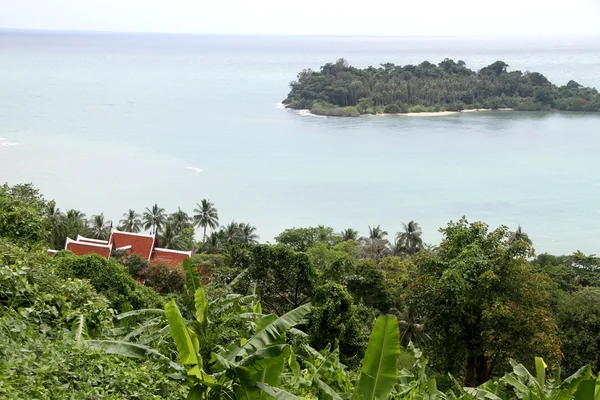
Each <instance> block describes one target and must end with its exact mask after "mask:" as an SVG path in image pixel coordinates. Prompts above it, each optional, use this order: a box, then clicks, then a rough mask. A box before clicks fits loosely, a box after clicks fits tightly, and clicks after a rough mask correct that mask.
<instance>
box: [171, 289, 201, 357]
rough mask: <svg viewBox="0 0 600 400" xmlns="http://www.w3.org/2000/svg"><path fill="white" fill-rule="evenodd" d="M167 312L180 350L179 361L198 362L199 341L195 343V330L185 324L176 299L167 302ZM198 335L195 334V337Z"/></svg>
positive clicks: (172, 332) (173, 335) (174, 338)
mask: <svg viewBox="0 0 600 400" xmlns="http://www.w3.org/2000/svg"><path fill="white" fill-rule="evenodd" d="M165 314H166V315H167V320H168V321H169V327H170V328H171V336H172V337H173V340H175V344H176V345H177V351H178V352H179V362H180V363H182V364H198V356H197V350H196V349H197V348H198V345H197V342H198V338H195V339H196V343H194V341H193V339H192V335H193V332H191V331H190V330H189V329H188V327H187V326H186V325H185V321H184V320H183V317H182V316H181V313H180V312H179V308H177V304H175V300H174V299H171V301H169V302H168V303H167V304H165ZM195 336H196V335H194V337H195Z"/></svg>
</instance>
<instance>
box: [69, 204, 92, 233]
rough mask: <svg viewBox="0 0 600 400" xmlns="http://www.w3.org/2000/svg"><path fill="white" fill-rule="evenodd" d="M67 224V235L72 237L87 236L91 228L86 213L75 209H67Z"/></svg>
mask: <svg viewBox="0 0 600 400" xmlns="http://www.w3.org/2000/svg"><path fill="white" fill-rule="evenodd" d="M66 225H67V228H66V230H67V236H69V237H70V238H72V239H75V238H76V237H77V235H83V236H86V234H87V231H88V229H89V228H88V226H87V221H86V220H85V214H84V213H82V212H81V211H79V210H74V209H70V210H68V211H67V220H66Z"/></svg>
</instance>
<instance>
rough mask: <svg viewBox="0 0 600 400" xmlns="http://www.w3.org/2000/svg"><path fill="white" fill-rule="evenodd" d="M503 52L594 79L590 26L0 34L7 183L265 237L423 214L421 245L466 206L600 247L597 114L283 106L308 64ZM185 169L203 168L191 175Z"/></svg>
mask: <svg viewBox="0 0 600 400" xmlns="http://www.w3.org/2000/svg"><path fill="white" fill-rule="evenodd" d="M340 57H345V58H346V59H348V60H349V62H350V63H351V64H352V65H355V66H359V67H365V66H368V65H378V64H380V63H385V62H394V63H396V64H408V63H420V62H421V61H423V60H428V61H431V62H439V61H441V60H442V59H443V58H445V57H449V58H453V59H454V60H459V59H462V60H464V61H466V63H467V66H469V67H471V68H477V69H478V68H481V67H483V66H485V65H488V64H490V63H492V62H494V61H496V60H498V59H500V60H503V61H506V62H507V63H508V64H509V65H510V66H511V70H514V69H519V70H523V71H526V70H531V71H539V72H542V73H543V74H545V75H546V76H547V77H548V78H549V79H550V80H551V81H553V82H555V83H558V84H565V83H566V82H567V81H569V80H570V79H575V80H577V81H578V82H579V83H581V84H584V85H586V86H594V87H597V88H600V40H598V38H595V39H594V38H567V39H565V38H544V39H536V38H509V39H506V38H503V39H495V38H485V39H464V38H324V37H319V38H315V37H312V38H310V37H237V36H160V35H100V34H84V35H73V34H48V33H18V32H0V138H2V139H1V140H0V181H2V182H4V181H8V182H9V183H11V184H14V183H19V182H33V183H34V184H35V185H36V186H37V187H38V188H39V189H41V191H42V192H43V193H44V194H45V195H46V196H47V197H48V198H54V199H56V201H57V202H58V203H59V204H58V205H59V207H60V208H61V209H62V210H63V211H64V210H66V209H68V208H78V209H81V210H83V211H84V212H86V213H87V214H88V215H91V214H94V213H98V212H102V211H103V212H104V213H105V215H106V217H107V218H109V219H113V220H115V221H117V220H118V219H120V217H121V214H122V213H123V212H125V211H126V210H127V209H128V208H134V209H136V210H138V211H142V210H143V208H144V207H147V206H150V205H151V204H153V203H154V202H158V204H159V205H161V206H162V207H165V208H167V211H174V210H176V208H177V206H181V208H182V209H184V210H187V211H188V212H191V211H192V210H193V208H194V205H195V203H196V202H197V201H199V200H200V199H202V198H210V199H211V200H213V201H214V202H215V203H216V205H217V208H218V210H219V214H220V217H221V222H222V223H226V222H229V221H231V220H233V219H235V220H237V221H248V222H250V223H252V224H254V225H256V226H257V227H258V231H259V234H260V235H261V239H262V240H263V241H271V240H272V238H273V237H274V236H275V235H277V233H278V232H280V231H281V230H283V229H285V228H288V227H293V226H309V225H317V224H325V225H330V226H332V227H334V228H335V229H336V230H341V229H343V228H347V227H354V228H356V229H358V230H359V231H360V232H361V233H362V234H366V232H367V225H373V224H381V225H382V227H383V228H385V229H386V230H388V231H389V232H390V233H394V232H396V231H397V230H399V229H400V228H401V222H408V221H409V220H411V219H414V220H416V221H418V222H419V223H420V224H421V226H422V228H423V230H424V237H425V240H426V241H427V242H431V243H437V241H439V239H440V234H439V233H438V232H437V229H438V228H439V227H441V226H444V225H445V224H446V223H447V222H448V221H449V220H456V219H458V218H460V217H461V216H462V215H466V216H467V218H468V219H470V220H484V221H486V222H488V223H489V224H491V225H492V226H496V225H498V224H506V225H508V226H510V227H511V228H515V227H516V226H517V224H521V225H522V226H523V229H524V230H525V231H526V232H528V233H529V235H530V236H531V238H532V239H533V240H534V244H535V247H536V248H537V250H538V252H540V251H549V252H552V253H570V252H572V251H574V250H577V249H581V250H582V251H585V252H594V253H599V252H600V245H599V243H600V207H599V205H600V179H599V177H598V175H599V173H600V162H599V158H598V156H599V149H600V115H598V116H596V115H592V114H564V113H517V112H514V113H501V112H495V113H494V112H491V113H478V114H463V115H451V116H435V117H407V116H393V117H390V116H388V117H363V118H359V119H337V118H320V117H313V116H308V115H301V114H299V113H296V112H294V111H290V110H285V109H282V108H281V107H280V106H279V103H280V102H281V100H283V99H284V98H285V97H286V95H287V92H288V86H287V85H288V83H289V81H291V80H294V79H295V77H296V74H297V73H298V72H299V71H300V70H301V69H303V68H309V67H310V68H313V69H318V68H319V66H320V65H322V64H323V63H325V62H329V61H335V60H336V59H338V58H340ZM192 168H198V169H201V170H202V171H201V172H197V171H196V170H194V169H192Z"/></svg>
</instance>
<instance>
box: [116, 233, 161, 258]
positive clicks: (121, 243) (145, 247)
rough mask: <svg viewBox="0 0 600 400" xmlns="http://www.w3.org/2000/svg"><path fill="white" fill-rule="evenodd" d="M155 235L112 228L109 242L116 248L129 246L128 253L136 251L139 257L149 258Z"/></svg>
mask: <svg viewBox="0 0 600 400" xmlns="http://www.w3.org/2000/svg"><path fill="white" fill-rule="evenodd" d="M154 240H155V235H147V234H145V233H131V232H121V231H117V230H116V229H114V230H113V231H112V232H111V235H110V239H109V241H108V242H109V243H110V244H112V245H114V247H115V249H116V250H118V249H120V248H123V247H127V246H131V248H128V249H127V253H128V254H132V253H136V254H138V255H139V256H140V257H142V258H144V259H146V260H150V255H151V254H152V248H153V247H154Z"/></svg>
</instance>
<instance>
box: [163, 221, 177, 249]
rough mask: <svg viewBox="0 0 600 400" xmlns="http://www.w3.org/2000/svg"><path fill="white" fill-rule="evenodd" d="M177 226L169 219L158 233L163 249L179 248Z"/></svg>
mask: <svg viewBox="0 0 600 400" xmlns="http://www.w3.org/2000/svg"><path fill="white" fill-rule="evenodd" d="M176 229H177V227H176V226H175V224H174V223H173V222H171V221H167V222H166V223H165V225H164V227H163V230H162V234H161V235H160V245H161V246H162V247H164V248H165V249H175V250H177V249H179V236H178V235H177V230H176Z"/></svg>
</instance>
